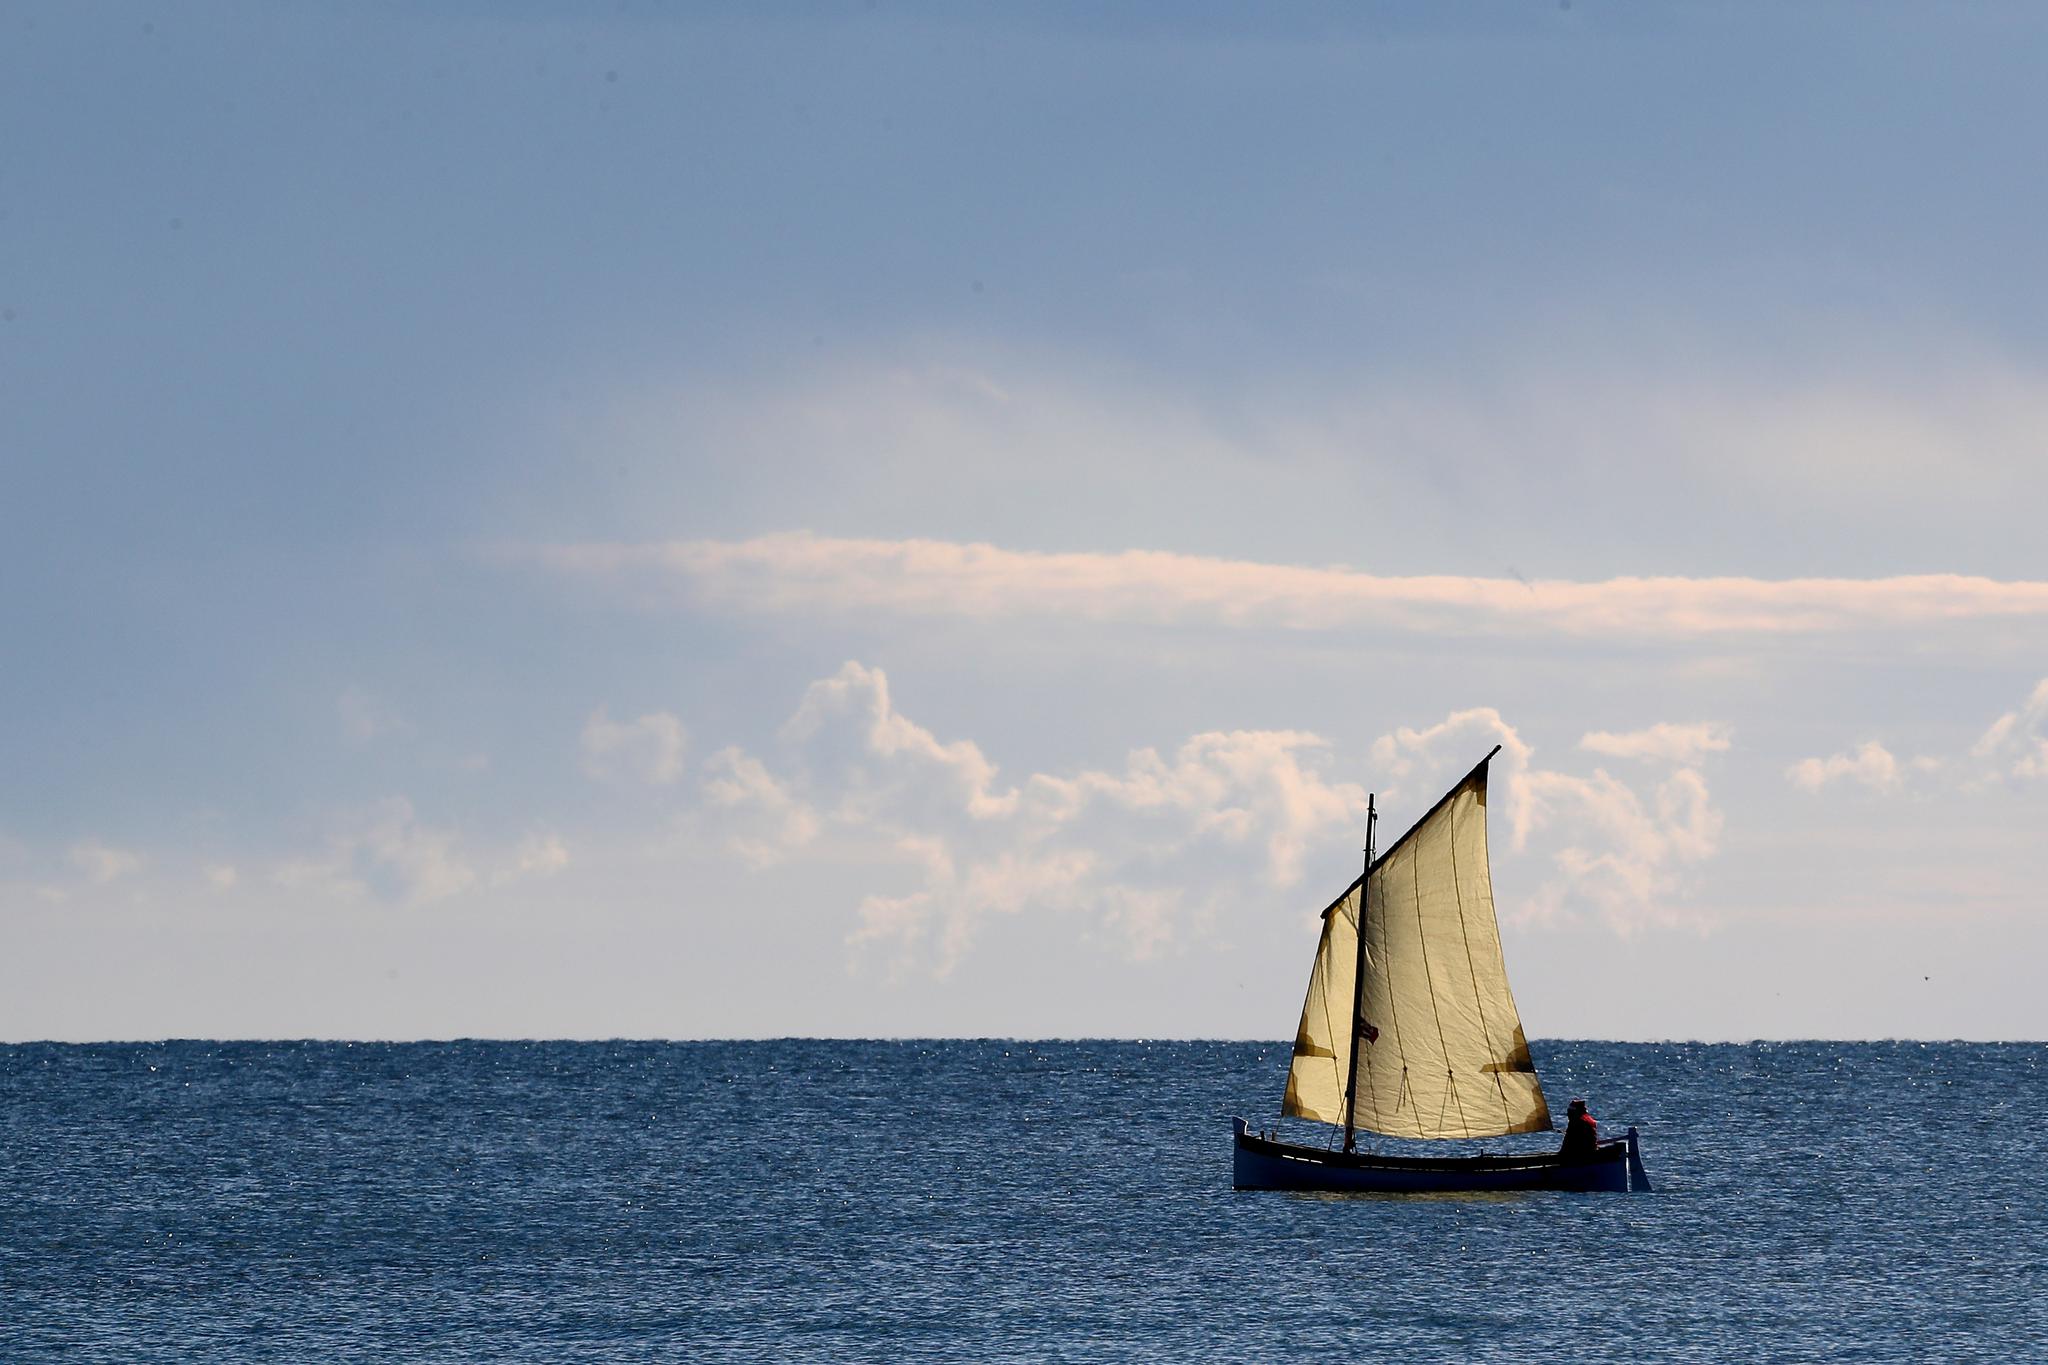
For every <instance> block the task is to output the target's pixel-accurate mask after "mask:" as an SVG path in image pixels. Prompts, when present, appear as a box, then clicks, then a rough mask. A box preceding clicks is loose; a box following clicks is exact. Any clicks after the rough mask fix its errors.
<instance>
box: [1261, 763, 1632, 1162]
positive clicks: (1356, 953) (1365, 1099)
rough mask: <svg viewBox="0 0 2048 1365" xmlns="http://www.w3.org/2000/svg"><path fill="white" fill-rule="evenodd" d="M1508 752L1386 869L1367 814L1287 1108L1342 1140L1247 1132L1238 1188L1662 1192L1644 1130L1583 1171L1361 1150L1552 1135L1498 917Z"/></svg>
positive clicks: (1400, 846)
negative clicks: (1494, 805) (1379, 1141)
mask: <svg viewBox="0 0 2048 1365" xmlns="http://www.w3.org/2000/svg"><path fill="white" fill-rule="evenodd" d="M1499 752H1500V746H1499V745H1498V744H1496V745H1495V746H1494V747H1493V750H1492V752H1490V753H1488V754H1487V756H1486V757H1485V758H1483V759H1481V760H1480V761H1479V764H1478V766H1477V767H1475V768H1473V769H1472V771H1471V772H1469V773H1467V774H1466V775H1465V777H1464V779H1463V780H1461V781H1460V782H1459V783H1458V784H1457V785H1456V786H1454V787H1452V788H1451V789H1450V790H1449V791H1448V792H1446V793H1444V796H1443V799H1442V800H1440V801H1438V802H1437V803H1436V804H1435V805H1434V806H1432V807H1431V808H1430V810H1429V813H1428V814H1426V815H1424V816H1423V817H1422V818H1421V819H1420V820H1418V821H1416V822H1415V826H1414V827H1413V828H1412V829H1410V830H1409V831H1408V832H1407V833H1406V834H1403V835H1402V836H1401V837H1400V838H1398V839H1396V840H1395V841H1394V842H1393V843H1392V844H1390V845H1389V846H1388V847H1387V849H1386V851H1385V852H1383V853H1381V854H1379V855H1378V856H1377V857H1375V856H1374V854H1373V833H1374V830H1375V828H1376V826H1377V824H1378V820H1379V812H1378V810H1377V808H1376V806H1375V804H1374V802H1373V801H1372V800H1371V799H1370V798H1369V799H1368V801H1367V804H1366V809H1367V815H1366V834H1365V870H1364V871H1363V872H1362V873H1360V874H1359V877H1358V880H1357V881H1355V882H1353V883H1352V884H1351V885H1350V887H1349V888H1347V889H1346V890H1345V892H1344V894H1343V895H1341V896H1339V897H1338V898H1337V899H1336V900H1334V901H1332V902H1331V903H1330V905H1329V907H1328V908H1327V909H1325V910H1324V911H1323V917H1322V918H1323V928H1322V938H1321V941H1320V942H1319V943H1317V945H1316V959H1315V966H1314V968H1313V969H1312V970H1311V971H1310V973H1309V979H1308V999H1307V1000H1306V1001H1305V1002H1304V1003H1303V1005H1302V1008H1301V1026H1300V1027H1299V1028H1298V1029H1296V1030H1295V1035H1294V1058H1293V1061H1292V1062H1291V1063H1290V1064H1289V1066H1288V1070H1287V1092H1286V1097H1285V1099H1284V1101H1283V1102H1282V1105H1281V1112H1282V1113H1284V1114H1286V1115H1287V1116H1289V1117H1291V1118H1300V1119H1311V1120H1315V1121H1317V1122H1320V1123H1327V1124H1333V1125H1336V1126H1339V1127H1342V1129H1343V1130H1344V1143H1343V1146H1342V1147H1341V1148H1338V1147H1336V1146H1334V1145H1331V1146H1324V1147H1315V1146H1307V1145H1301V1144H1296V1143H1292V1142H1286V1141H1282V1140H1281V1139H1280V1138H1279V1137H1278V1135H1277V1134H1275V1133H1271V1132H1256V1133H1255V1132H1253V1131H1251V1128H1250V1126H1249V1125H1248V1124H1247V1123H1246V1122H1245V1121H1244V1120H1243V1119H1242V1118H1239V1119H1237V1120H1235V1122H1234V1126H1235V1129H1236V1143H1235V1150H1234V1153H1233V1157H1232V1162H1231V1173H1232V1183H1234V1184H1235V1185H1236V1187H1237V1188H1238V1189H1241V1190H1356V1191H1371V1192H1381V1193H1425V1192H1439V1191H1443V1192H1447V1191H1473V1190H1610V1191H1616V1192H1628V1191H1631V1190H1633V1191H1647V1190H1648V1189H1649V1188H1650V1181H1649V1177H1648V1175H1647V1174H1646V1173H1645V1172H1644V1170H1643V1160H1642V1152H1641V1146H1640V1142H1639V1139H1638V1137H1637V1134H1636V1130H1635V1129H1634V1128H1630V1129H1629V1130H1628V1132H1627V1135H1626V1136H1624V1137H1622V1138H1618V1139H1616V1140H1614V1141H1611V1142H1604V1143H1601V1144H1599V1145H1598V1147H1597V1148H1595V1149H1594V1150H1593V1151H1592V1152H1590V1153H1588V1154H1586V1155H1583V1156H1581V1157H1579V1158H1577V1159H1572V1160H1567V1159H1566V1158H1565V1157H1564V1156H1563V1155H1562V1154H1560V1153H1558V1152H1554V1151H1549V1152H1538V1153H1528V1154H1512V1153H1508V1154H1493V1153H1482V1154H1480V1155H1476V1156H1450V1155H1446V1156H1442V1157H1431V1156H1402V1155H1393V1154H1381V1153H1374V1152H1361V1151H1359V1150H1358V1149H1357V1137H1358V1133H1359V1132H1360V1131H1361V1130H1363V1131H1365V1132H1371V1133H1379V1134H1382V1135H1384V1136H1386V1137H1394V1138H1493V1137H1501V1136H1504V1135H1506V1134H1510V1133H1541V1132H1548V1131H1550V1130H1551V1129H1552V1127H1553V1125H1552V1123H1551V1120H1550V1106H1549V1105H1548V1104H1547V1103H1546V1102H1545V1101H1544V1098H1543V1086H1542V1084H1541V1083H1540V1082H1539V1081H1538V1080H1537V1077H1536V1064H1535V1061H1534V1059H1533V1058H1531V1057H1530V1055H1529V1041H1528V1039H1527V1038H1525V1037H1524V1036H1523V1034H1522V1021H1521V1017H1520V1015H1519V1014H1518V1013H1517V1012H1516V1010H1515V998H1514V995H1513V993H1512V992H1511V991H1510V990H1509V989H1508V976H1507V964H1506V962H1505V960H1504V959H1503V958H1502V956H1501V947H1500V925H1499V922H1498V921H1497V920H1496V919H1495V917H1494V910H1493V875H1492V873H1491V871H1490V870H1489V869H1488V867H1487V861H1486V772H1487V767H1488V765H1490V764H1491V763H1492V762H1493V757H1494V755H1495V754H1498V753H1499ZM1361 925H1363V926H1364V927H1363V930H1362V931H1361V929H1360V926H1361ZM1332 1136H1333V1137H1334V1134H1333V1135H1332Z"/></svg>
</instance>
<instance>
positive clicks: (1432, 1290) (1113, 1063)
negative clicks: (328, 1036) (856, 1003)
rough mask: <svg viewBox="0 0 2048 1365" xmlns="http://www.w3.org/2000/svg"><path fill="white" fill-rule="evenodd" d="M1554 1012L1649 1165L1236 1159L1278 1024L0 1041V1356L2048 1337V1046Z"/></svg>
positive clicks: (1658, 1355)
mask: <svg viewBox="0 0 2048 1365" xmlns="http://www.w3.org/2000/svg"><path fill="white" fill-rule="evenodd" d="M1536 1054H1537V1060H1538V1063H1539V1065H1540V1067H1541V1069H1542V1072H1543V1075H1544V1077H1545V1081H1546V1085H1547V1087H1548V1089H1549V1091H1550V1094H1551V1097H1552V1101H1553V1104H1554V1105H1556V1106H1557V1107H1559V1108H1561V1107H1562V1102H1563V1100H1564V1099H1565V1098H1567V1097H1569V1096H1570V1095H1575V1094H1583V1095H1586V1096H1588V1097H1589V1098H1590V1099H1591V1100H1592V1101H1593V1108H1594V1112H1595V1113H1596V1114H1597V1115H1599V1117H1600V1118H1601V1120H1602V1122H1603V1125H1604V1127H1605V1128H1606V1129H1607V1130H1609V1131H1610V1132H1612V1131H1618V1130H1619V1126H1620V1125H1621V1124H1623V1123H1628V1122H1633V1123H1636V1124H1639V1125H1641V1127H1642V1130H1643V1136H1644V1149H1645V1156H1646V1158H1647V1161H1648V1165H1649V1170H1650V1175H1651V1177H1652V1179H1653V1181H1654V1182H1655V1184H1656V1187H1657V1188H1656V1193H1655V1194H1652V1195H1645V1196H1625V1195H1565V1194H1529V1195H1518V1196H1489V1197H1477V1196H1475V1197H1434V1198H1416V1197H1408V1198H1398V1197H1370V1196H1363V1197H1337V1196H1312V1195H1288V1194H1278V1193H1254V1192H1243V1193H1240V1192H1235V1191H1233V1190H1232V1189H1231V1188H1230V1117H1231V1115H1232V1114H1233V1113H1240V1112H1241V1113H1244V1114H1246V1115H1247V1116H1248V1117H1250V1118H1252V1119H1253V1120H1254V1122H1270V1121H1271V1119H1272V1116H1273V1111H1274V1109H1275V1108H1276V1099H1277V1094H1278V1091H1279V1088H1280V1084H1281V1077H1282V1074H1283V1072H1284V1069H1285V1066H1286V1049H1285V1047H1284V1046H1282V1045H1279V1044H1257V1043H1204V1042H1079V1043H1017V1042H987V1041H976V1042H944V1041H940V1042H815V1041H802V1040H791V1041H779V1042H760V1043H492V1042H456V1043H444V1044H360V1043H358V1044H345V1043H208V1042H178V1043H166V1044H147V1045H139V1044H126V1045H101V1046H57V1045H15V1046H8V1047H0V1361H5V1362H10V1363H12V1362H32V1361H43V1360H65V1361H99V1360H104V1361H122V1362H133V1361H230V1360H232V1361H244V1360H248V1361H254V1360H279V1361H351V1360H360V1361H379V1362H386V1361H435V1362H470V1361H549V1362H553V1361H606V1362H611V1361H622V1362H623V1361H684V1360H689V1361H702V1360H762V1359H780V1360H833V1361H838V1360H1070V1361H1096V1360H1101V1361H1111V1360H1211V1359H1218V1358H1235V1359H1240V1360H1272V1359H1296V1358H1308V1357H1311V1356H1314V1357H1336V1356H1342V1357H1346V1358H1354V1359H1374V1360H1393V1361H1405V1360H1417V1361H1435V1360H1474V1361H1523V1360H1557V1361H1571V1362H1575V1363H1578V1365H1583V1363H1584V1362H1600V1361H1631V1362H1635V1361H1694V1360H1698V1361H1728V1360H1785V1361H1821V1360H1829V1361H1835V1360H1843V1361H1848V1360H1863V1361H1879V1360H1882V1361H1907V1360H1911V1361H1922V1360H1928V1361H1964V1360H1983V1361H2041V1360H2048V1199H2044V1197H2043V1195H2042V1193H2041V1175H2042V1172H2043V1170H2044V1169H2048V1137H2044V1131H2043V1119H2044V1117H2048V1046H2044V1045H2042V1044H2008V1045H1980V1044H1965V1043H1952V1044H1917V1043H1875V1044H1873V1043H1778V1044H1754V1045H1745V1046H1706V1045H1696V1044H1692V1045H1687V1044H1679V1045H1671V1044H1660V1045H1650V1044H1616V1043H1563V1042H1554V1043H1539V1044H1538V1045H1537V1047H1536ZM1540 1141H1541V1139H1533V1140H1532V1139H1519V1140H1514V1139H1509V1140H1501V1141H1499V1142H1496V1143H1493V1144H1488V1145H1489V1146H1490V1147H1492V1148H1494V1149H1500V1148H1503V1147H1508V1146H1513V1145H1516V1143H1518V1142H1519V1143H1520V1144H1522V1145H1530V1144H1531V1143H1532V1142H1540Z"/></svg>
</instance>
